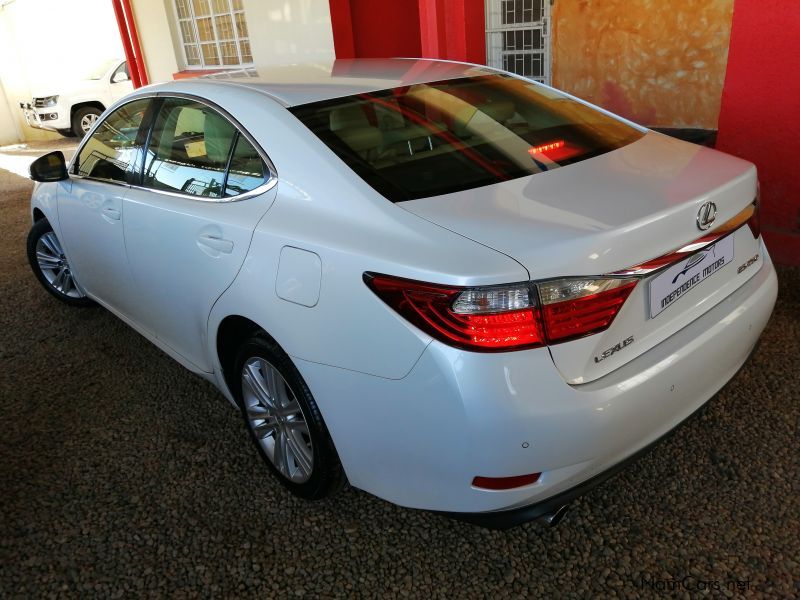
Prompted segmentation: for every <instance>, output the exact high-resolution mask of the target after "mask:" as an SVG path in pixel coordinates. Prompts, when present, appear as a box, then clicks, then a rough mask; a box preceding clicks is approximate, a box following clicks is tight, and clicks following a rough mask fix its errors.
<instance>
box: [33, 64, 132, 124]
mask: <svg viewBox="0 0 800 600" xmlns="http://www.w3.org/2000/svg"><path fill="white" fill-rule="evenodd" d="M131 91H133V84H132V83H131V78H130V75H129V73H128V63H127V62H125V61H124V60H120V59H118V58H115V59H111V60H106V61H104V62H103V63H102V64H99V65H97V67H96V68H95V69H93V70H92V71H91V72H89V73H88V74H87V75H86V77H85V78H84V79H81V80H78V81H75V82H73V83H72V84H68V85H66V86H64V87H60V88H56V89H45V90H37V91H36V93H34V94H33V98H32V99H31V101H30V102H20V105H19V106H20V108H21V109H22V111H23V113H24V114H25V121H27V123H28V125H29V126H30V127H35V128H37V129H48V130H50V131H57V132H58V133H60V134H61V135H64V136H66V137H72V136H78V137H83V136H84V135H86V132H87V131H89V129H90V128H91V127H92V125H94V122H95V121H97V118H98V117H99V116H100V115H101V114H102V113H103V111H104V110H105V109H106V108H107V107H109V106H111V105H112V104H113V103H114V102H116V101H117V100H119V99H120V98H122V97H123V96H125V95H126V94H129V93H130V92H131Z"/></svg>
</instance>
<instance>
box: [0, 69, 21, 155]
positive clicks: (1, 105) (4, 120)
mask: <svg viewBox="0 0 800 600" xmlns="http://www.w3.org/2000/svg"><path fill="white" fill-rule="evenodd" d="M19 134H20V130H19V125H18V124H17V119H16V116H15V115H14V112H13V111H12V110H11V105H10V103H9V102H8V99H7V98H6V93H5V90H4V89H3V82H2V81H0V146H5V145H6V144H13V143H15V142H18V141H20V139H21V137H20V135H19Z"/></svg>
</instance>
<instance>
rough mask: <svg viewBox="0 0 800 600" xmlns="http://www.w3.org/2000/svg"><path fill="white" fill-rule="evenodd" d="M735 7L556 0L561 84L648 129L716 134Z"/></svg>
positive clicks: (716, 2)
mask: <svg viewBox="0 0 800 600" xmlns="http://www.w3.org/2000/svg"><path fill="white" fill-rule="evenodd" d="M732 14H733V0H682V1H681V2H665V1H664V0H556V2H555V4H554V5H553V15H552V20H553V39H552V48H553V85H554V86H556V87H559V88H562V89H564V90H567V91H569V92H571V93H573V94H575V95H576V96H578V97H581V98H584V99H586V100H589V101H591V102H594V103H596V104H599V105H600V106H603V107H604V108H607V109H609V110H611V111H613V112H616V113H618V114H621V115H623V116H625V117H628V118H630V119H632V120H634V121H637V122H639V123H641V124H643V125H650V126H663V127H700V128H706V129H716V127H717V119H718V117H719V107H720V99H721V95H722V86H723V83H724V81H725V67H726V64H727V59H728V41H729V39H730V31H731V17H732Z"/></svg>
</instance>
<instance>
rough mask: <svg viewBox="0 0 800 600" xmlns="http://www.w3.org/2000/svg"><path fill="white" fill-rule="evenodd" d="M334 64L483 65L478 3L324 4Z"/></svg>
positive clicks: (360, 0) (337, 0)
mask: <svg viewBox="0 0 800 600" xmlns="http://www.w3.org/2000/svg"><path fill="white" fill-rule="evenodd" d="M329 4H330V11H331V27H332V28H333V44H334V48H335V50H336V58H389V57H393V56H402V57H415V56H424V57H426V58H443V59H449V60H461V61H465V62H473V63H479V64H484V63H485V62H486V38H485V27H486V26H485V18H484V8H483V0H399V1H394V2H378V1H376V0H329Z"/></svg>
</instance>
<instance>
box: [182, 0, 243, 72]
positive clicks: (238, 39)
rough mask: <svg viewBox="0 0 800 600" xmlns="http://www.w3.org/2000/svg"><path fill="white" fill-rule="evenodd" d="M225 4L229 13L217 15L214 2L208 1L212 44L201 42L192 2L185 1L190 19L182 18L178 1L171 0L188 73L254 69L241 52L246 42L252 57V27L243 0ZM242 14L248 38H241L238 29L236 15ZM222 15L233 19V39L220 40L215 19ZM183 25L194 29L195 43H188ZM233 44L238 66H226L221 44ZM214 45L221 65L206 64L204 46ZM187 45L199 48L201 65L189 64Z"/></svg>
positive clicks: (232, 0) (184, 66)
mask: <svg viewBox="0 0 800 600" xmlns="http://www.w3.org/2000/svg"><path fill="white" fill-rule="evenodd" d="M222 1H223V2H227V5H228V11H226V12H220V13H215V12H214V0H208V4H209V8H210V11H211V12H210V14H209V15H208V17H209V18H210V20H211V28H212V31H213V33H214V39H213V41H211V42H201V40H200V31H199V30H198V27H197V19H198V17H197V16H196V15H195V14H194V5H193V4H192V0H184V2H185V5H186V7H187V9H188V11H189V14H190V16H189V17H188V18H186V17H181V16H180V13H179V12H178V2H177V0H170V2H171V4H172V13H173V15H174V18H175V25H176V29H177V32H178V38H179V43H180V46H181V54H182V56H183V68H184V69H185V70H187V71H203V70H211V69H235V68H240V67H252V66H253V61H252V60H250V61H248V62H244V61H242V50H241V45H240V44H241V42H246V43H247V44H248V45H249V46H250V56H251V57H252V55H253V54H252V53H253V48H252V46H251V45H250V40H251V36H250V27H249V25H247V17H246V16H245V13H244V6H243V5H242V2H241V0H222ZM236 5H238V6H240V8H236ZM237 14H241V15H242V18H243V19H245V26H246V27H247V37H241V36H239V30H238V28H237V27H236V15H237ZM221 15H229V16H230V18H231V27H232V33H233V38H231V39H226V40H220V38H219V34H218V32H217V24H216V20H215V18H214V17H218V16H221ZM200 18H201V19H203V18H206V16H205V15H202V16H201V17H200ZM181 23H190V24H191V27H192V31H193V32H194V38H195V41H194V42H187V41H186V40H185V39H184V37H183V28H182V27H181ZM229 42H232V43H233V44H234V46H235V47H236V57H237V58H238V62H237V63H236V64H225V63H223V56H222V48H221V47H220V44H224V43H229ZM204 43H205V44H208V43H212V44H214V45H215V46H216V48H217V55H218V56H219V64H216V65H215V64H206V62H205V58H204V56H203V48H202V46H203V44H204ZM187 45H194V46H197V50H198V58H199V60H200V64H199V65H190V64H189V57H188V56H187V55H186V46H187Z"/></svg>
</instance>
